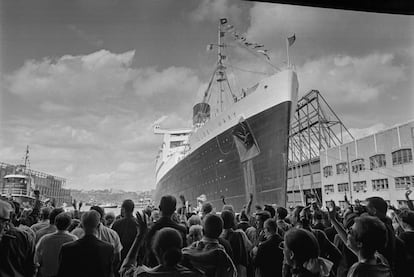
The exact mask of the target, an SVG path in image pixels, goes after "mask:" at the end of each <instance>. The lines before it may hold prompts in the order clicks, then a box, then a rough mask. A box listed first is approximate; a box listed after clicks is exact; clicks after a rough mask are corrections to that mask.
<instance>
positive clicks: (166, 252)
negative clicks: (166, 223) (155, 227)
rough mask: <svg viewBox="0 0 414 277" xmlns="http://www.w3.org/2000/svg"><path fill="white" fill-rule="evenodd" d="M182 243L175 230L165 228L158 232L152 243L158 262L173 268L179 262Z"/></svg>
mask: <svg viewBox="0 0 414 277" xmlns="http://www.w3.org/2000/svg"><path fill="white" fill-rule="evenodd" d="M182 245H183V241H182V239H181V235H180V234H179V233H178V231H177V230H175V229H173V228H170V227H165V228H162V229H161V230H159V231H158V232H157V233H156V234H155V236H154V240H153V243H152V247H153V251H154V253H155V255H156V257H157V259H158V262H159V263H160V264H162V265H165V266H170V267H172V266H175V265H176V264H178V262H179V261H180V260H181V248H182Z"/></svg>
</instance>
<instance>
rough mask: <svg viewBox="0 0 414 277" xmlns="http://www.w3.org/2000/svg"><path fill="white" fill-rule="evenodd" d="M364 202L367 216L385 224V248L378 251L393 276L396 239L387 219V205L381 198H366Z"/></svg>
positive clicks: (389, 220)
mask: <svg viewBox="0 0 414 277" xmlns="http://www.w3.org/2000/svg"><path fill="white" fill-rule="evenodd" d="M366 201H367V211H368V214H369V215H371V216H375V217H377V218H378V219H379V220H381V221H382V222H383V223H384V224H385V228H386V230H387V232H386V235H387V242H386V244H385V247H383V248H382V249H378V251H379V252H380V253H381V254H382V255H383V256H384V257H385V258H386V259H387V261H388V263H389V265H390V267H391V270H392V271H393V273H394V274H395V270H396V263H398V261H397V260H396V255H397V252H396V237H395V232H394V228H393V226H392V221H391V219H390V218H389V217H387V209H388V204H387V202H385V200H384V199H382V198H381V197H370V198H367V199H366Z"/></svg>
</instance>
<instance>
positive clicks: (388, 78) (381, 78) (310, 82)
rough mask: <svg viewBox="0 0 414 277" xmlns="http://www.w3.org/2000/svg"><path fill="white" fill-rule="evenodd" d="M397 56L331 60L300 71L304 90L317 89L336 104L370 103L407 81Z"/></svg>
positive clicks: (348, 57)
mask: <svg viewBox="0 0 414 277" xmlns="http://www.w3.org/2000/svg"><path fill="white" fill-rule="evenodd" d="M406 74H407V72H406V70H405V69H404V67H402V66H399V65H396V64H395V63H394V56H393V55H392V54H388V53H385V54H384V53H382V54H380V53H375V54H370V55H367V56H364V57H351V56H341V55H334V56H327V57H323V58H321V59H317V60H313V61H310V62H308V63H305V64H304V65H303V66H302V67H299V68H298V75H299V79H300V88H301V89H300V90H301V92H302V93H306V92H308V91H310V90H312V89H317V90H319V91H320V92H322V94H323V95H325V96H326V97H327V98H328V100H329V101H328V102H330V103H333V104H349V103H358V104H361V103H367V102H369V101H372V100H374V99H376V98H378V97H379V96H381V95H384V94H386V93H387V92H389V91H390V88H392V87H393V86H394V85H396V84H398V83H400V82H401V81H403V80H406V79H407V78H408V76H407V75H406Z"/></svg>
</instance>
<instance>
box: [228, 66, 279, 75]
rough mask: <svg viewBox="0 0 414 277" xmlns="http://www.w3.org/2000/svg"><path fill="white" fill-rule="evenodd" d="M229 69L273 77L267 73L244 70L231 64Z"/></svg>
mask: <svg viewBox="0 0 414 277" xmlns="http://www.w3.org/2000/svg"><path fill="white" fill-rule="evenodd" d="M228 67H231V68H234V69H237V70H240V71H243V72H248V73H256V74H261V75H266V76H269V75H271V74H269V73H266V72H259V71H253V70H247V69H242V68H240V67H237V66H234V65H232V64H229V65H228Z"/></svg>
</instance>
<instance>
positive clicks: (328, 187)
mask: <svg viewBox="0 0 414 277" xmlns="http://www.w3.org/2000/svg"><path fill="white" fill-rule="evenodd" d="M334 192H335V189H334V185H325V193H326V194H330V193H334Z"/></svg>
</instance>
